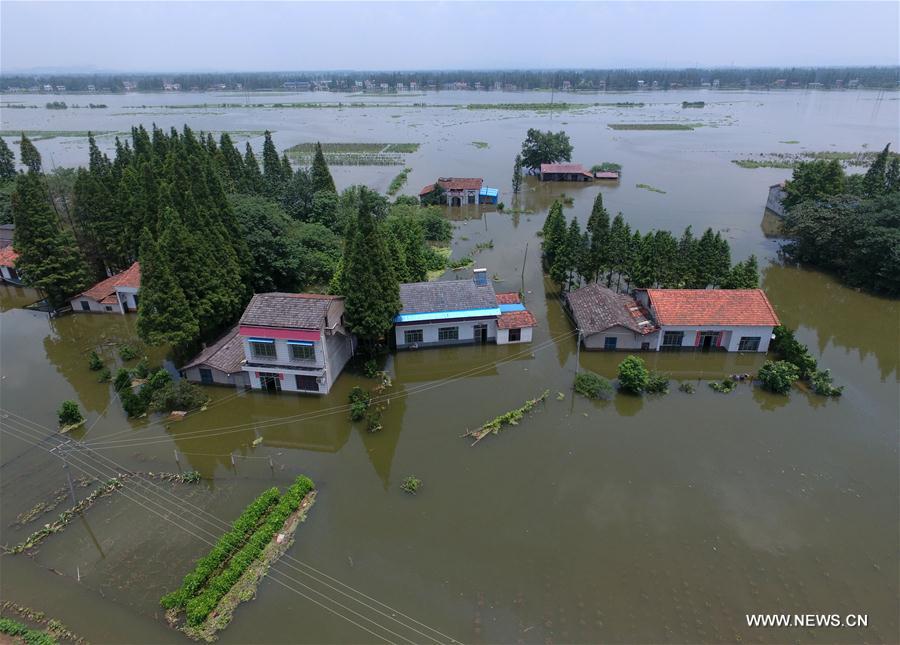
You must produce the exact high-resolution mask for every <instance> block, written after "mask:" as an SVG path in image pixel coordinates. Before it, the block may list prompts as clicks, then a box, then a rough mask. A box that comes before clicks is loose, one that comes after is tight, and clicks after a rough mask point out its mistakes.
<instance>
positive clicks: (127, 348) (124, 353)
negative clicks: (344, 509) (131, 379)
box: [119, 343, 138, 363]
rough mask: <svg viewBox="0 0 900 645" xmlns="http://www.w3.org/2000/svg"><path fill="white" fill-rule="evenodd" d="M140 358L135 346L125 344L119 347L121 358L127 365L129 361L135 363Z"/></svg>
mask: <svg viewBox="0 0 900 645" xmlns="http://www.w3.org/2000/svg"><path fill="white" fill-rule="evenodd" d="M137 357H138V350H137V349H136V348H135V347H134V345H129V344H128V343H123V344H121V345H119V358H121V359H122V360H123V361H125V362H126V363H127V362H128V361H133V360H134V359H136V358H137Z"/></svg>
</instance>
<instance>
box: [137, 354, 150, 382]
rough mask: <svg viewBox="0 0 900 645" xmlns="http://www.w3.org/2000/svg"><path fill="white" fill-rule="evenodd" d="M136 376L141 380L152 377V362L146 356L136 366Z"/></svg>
mask: <svg viewBox="0 0 900 645" xmlns="http://www.w3.org/2000/svg"><path fill="white" fill-rule="evenodd" d="M134 376H135V377H136V378H140V379H144V378H147V377H148V376H150V361H149V360H147V357H146V356H144V358H142V359H141V360H139V361H138V363H137V365H135V366H134Z"/></svg>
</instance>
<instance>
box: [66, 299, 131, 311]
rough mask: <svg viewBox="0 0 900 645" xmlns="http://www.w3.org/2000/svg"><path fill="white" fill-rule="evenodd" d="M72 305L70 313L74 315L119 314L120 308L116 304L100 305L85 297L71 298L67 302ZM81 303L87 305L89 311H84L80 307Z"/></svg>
mask: <svg viewBox="0 0 900 645" xmlns="http://www.w3.org/2000/svg"><path fill="white" fill-rule="evenodd" d="M69 302H70V303H71V305H72V311H73V312H75V313H76V314H80V313H85V314H86V313H95V314H121V313H122V308H121V307H120V306H119V305H118V304H113V305H101V304H100V303H99V302H97V301H96V300H94V299H93V298H88V297H87V296H78V297H77V298H72V300H70V301H69ZM82 302H86V303H88V305H89V306H90V309H88V310H84V309H83V308H82V306H81V303H82Z"/></svg>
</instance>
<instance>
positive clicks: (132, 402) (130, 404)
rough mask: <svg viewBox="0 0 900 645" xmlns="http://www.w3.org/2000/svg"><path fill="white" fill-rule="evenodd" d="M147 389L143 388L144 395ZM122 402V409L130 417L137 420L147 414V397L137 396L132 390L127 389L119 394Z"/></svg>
mask: <svg viewBox="0 0 900 645" xmlns="http://www.w3.org/2000/svg"><path fill="white" fill-rule="evenodd" d="M144 389H145V388H141V390H142V393H143V390H144ZM119 398H120V399H121V400H122V409H124V410H125V414H127V415H128V416H129V417H132V418H136V417H139V416H141V415H142V414H144V413H145V412H147V407H148V402H147V399H146V397H144V396H141V395H140V394H135V393H134V390H132V389H131V388H125V389H124V390H122V391H121V392H120V393H119Z"/></svg>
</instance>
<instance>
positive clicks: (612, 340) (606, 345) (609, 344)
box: [603, 336, 619, 351]
mask: <svg viewBox="0 0 900 645" xmlns="http://www.w3.org/2000/svg"><path fill="white" fill-rule="evenodd" d="M618 344H619V337H618V336H604V337H603V349H605V350H607V351H613V350H615V349H617V347H618Z"/></svg>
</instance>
